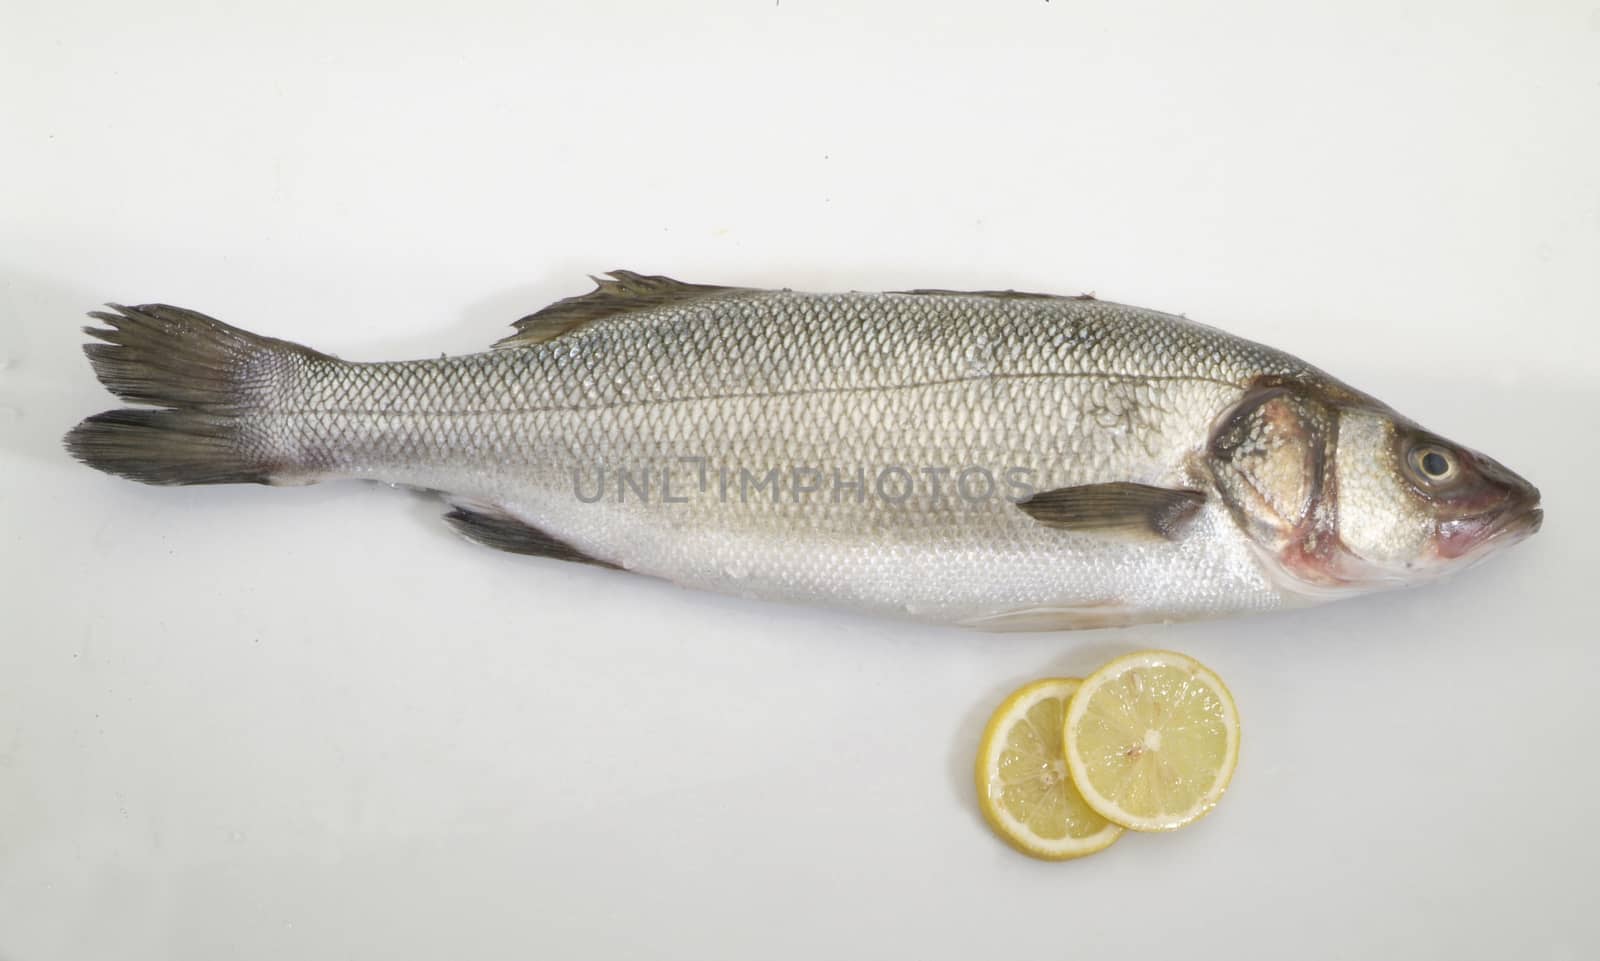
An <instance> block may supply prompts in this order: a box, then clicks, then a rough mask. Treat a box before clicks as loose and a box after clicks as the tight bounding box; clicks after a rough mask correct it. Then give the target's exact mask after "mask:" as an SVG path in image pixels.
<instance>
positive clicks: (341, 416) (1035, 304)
mask: <svg viewBox="0 0 1600 961" xmlns="http://www.w3.org/2000/svg"><path fill="white" fill-rule="evenodd" d="M598 283H599V286H598V288H597V289H596V290H595V291H593V292H592V293H589V294H585V295H583V296H579V297H573V298H569V299H567V300H564V301H561V302H559V303H556V304H554V305H552V306H550V307H547V308H545V309H544V310H541V311H539V312H538V313H536V314H533V315H532V316H530V317H527V318H524V319H523V320H521V321H519V322H518V323H517V325H516V327H517V333H515V334H514V335H512V336H510V337H507V338H506V339H505V340H502V341H501V342H499V343H498V344H496V345H495V349H492V350H489V351H486V352H484V353H479V354H472V355H469V356H464V357H453V358H442V359H438V360H421V361H407V362H398V363H352V362H347V361H342V360H338V359H336V358H334V357H331V356H329V355H327V354H322V353H318V352H316V351H313V350H310V349H307V348H305V347H301V346H298V345H295V344H291V343H288V342H285V341H281V340H274V339H271V338H266V337H260V336H256V335H254V334H249V333H246V332H244V331H241V330H237V329H235V328H232V327H229V326H227V325H225V324H222V323H220V322H218V321H215V320H212V319H210V318H208V317H205V316H202V315H200V314H197V313H194V312H191V311H188V310H182V309H179V308H175V307H168V306H162V305H147V306H142V307H115V308H114V312H103V313H95V314H93V315H91V316H93V317H95V318H97V319H99V320H100V321H102V322H103V323H104V324H105V326H104V327H95V328H86V329H87V331H88V333H90V334H92V335H93V336H94V337H96V338H98V339H99V341H102V343H95V344H90V345H88V346H87V347H86V351H87V352H88V355H89V359H90V361H91V362H92V363H93V365H94V369H95V372H96V373H97V374H98V375H99V377H100V379H101V381H103V382H104V383H105V385H106V386H107V387H108V388H110V389H111V390H112V391H114V392H115V393H116V394H118V395H119V396H121V397H122V398H124V399H125V400H128V401H130V402H132V403H135V404H142V405H149V406H148V407H142V408H124V409H120V410H112V411H108V412H106V413H103V414H99V415H97V416H94V417H90V418H88V419H87V420H85V421H83V422H82V423H81V424H79V425H78V426H77V427H76V428H75V429H73V430H72V431H71V432H70V433H69V434H68V435H67V438H66V444H67V448H68V449H69V450H70V451H71V452H72V453H73V454H74V455H75V456H76V457H78V458H79V459H80V460H82V461H83V462H85V463H87V464H89V465H90V466H92V467H96V468H98V469H100V470H103V471H107V472H109V473H113V474H120V475H122V476H124V477H129V478H132V479H134V480H139V481H145V482H147V483H155V484H216V483H234V482H254V483H266V484H304V483H312V482H316V481H323V480H333V479H337V478H373V479H377V480H382V481H388V482H391V483H396V484H405V485H411V486H414V487H420V488H428V489H433V490H437V491H441V492H443V493H444V494H445V495H446V496H447V497H448V498H449V499H450V502H451V504H452V506H453V510H451V511H450V513H449V514H447V515H446V517H447V519H448V520H449V521H450V522H451V523H453V524H454V525H455V526H456V527H457V528H458V529H459V530H460V531H461V532H462V533H463V534H465V535H466V536H467V537H469V538H472V539H473V540H476V541H479V542H482V543H484V544H487V545H489V546H492V547H498V548H501V549H504V550H509V551H516V552H520V553H525V554H536V555H543V556H547V557H556V558H561V559H564V560H570V561H581V562H588V563H591V564H597V565H600V566H603V567H609V568H618V569H622V570H627V571H634V572H637V573H641V574H651V575H654V576H657V577H662V578H666V579H668V580H671V581H675V582H677V583H679V584H684V585H689V586H693V587H701V588H710V589H715V590H722V591H732V592H736V593H739V594H745V595H749V596H755V597H765V598H775V599H784V600H801V601H819V602H827V603H830V604H836V605H844V606H848V607H852V608H857V609H861V610H866V611H873V612H881V613H888V614H899V615H910V616H913V617H917V618H922V619H926V620H930V621H940V622H952V623H960V624H966V625H971V626H976V627H982V628H987V629H1056V628H1077V627H1099V626H1108V625H1117V624H1129V623H1134V622H1140V621H1158V620H1175V619H1187V618H1196V617H1209V616H1215V615H1221V614H1228V613H1233V612H1243V611H1257V610H1266V609H1270V608H1276V607H1283V606H1287V605H1298V604H1304V603H1308V602H1315V601H1322V600H1326V599H1330V598H1334V597H1340V596H1344V595H1347V594H1355V593H1360V592H1363V591H1370V590H1375V589H1379V588H1386V587H1393V586H1399V585H1405V584H1410V583H1414V582H1418V581H1422V580H1426V579H1430V578H1433V577H1435V576H1437V575H1439V574H1442V573H1445V572H1447V571H1451V570H1455V569H1459V568H1462V567H1464V566H1466V565H1467V564H1468V563H1470V562H1472V561H1474V560H1477V559H1479V558H1481V557H1483V556H1484V555H1485V554H1487V553H1489V552H1490V551H1492V550H1494V549H1495V548H1497V547H1499V546H1503V545H1506V544H1510V543H1513V542H1515V541H1518V540H1520V539H1522V538H1523V537H1525V536H1527V535H1528V534H1530V533H1532V532H1533V531H1535V530H1537V529H1538V526H1539V523H1540V520H1541V516H1542V515H1541V512H1540V510H1539V509H1538V504H1539V493H1538V491H1537V490H1535V489H1534V488H1533V486H1532V485H1530V484H1528V483H1527V482H1526V481H1524V480H1523V479H1522V478H1520V477H1518V476H1517V475H1515V474H1513V473H1512V472H1511V471H1509V470H1507V469H1506V468H1504V467H1502V466H1500V465H1499V464H1497V463H1495V462H1494V461H1492V460H1490V459H1489V458H1487V457H1485V456H1483V455H1481V454H1478V453H1475V452H1473V451H1471V450H1469V449H1467V448H1464V447H1461V446H1459V445H1457V444H1453V443H1451V442H1449V441H1446V440H1444V439H1442V438H1440V437H1438V436H1436V435H1434V434H1431V433H1429V432H1428V431H1426V430H1424V429H1422V428H1421V427H1419V426H1418V425H1417V424H1415V423H1413V422H1412V421H1410V420H1407V419H1406V418H1404V417H1401V416H1400V415H1399V414H1397V413H1395V412H1394V411H1393V410H1391V409H1390V408H1388V407H1387V406H1385V405H1384V404H1382V403H1380V402H1378V401H1377V400H1375V399H1373V398H1371V397H1369V396H1367V395H1365V394H1362V393H1360V392H1358V391H1356V390H1353V389H1351V388H1350V387H1347V386H1345V385H1344V384H1342V383H1340V382H1339V381H1337V380H1334V379H1333V378H1331V377H1329V376H1327V375H1326V374H1323V373H1322V372H1320V371H1318V370H1317V369H1316V368H1314V367H1311V366H1309V365H1307V364H1305V363H1303V362H1302V361H1300V360H1297V359H1295V358H1294V357H1291V356H1289V355H1287V354H1283V353H1280V352H1278V351H1275V350H1272V349H1270V348H1267V347H1263V346H1261V345H1259V344H1254V343H1251V342H1249V341H1245V340H1241V339H1239V338H1236V337H1232V336H1229V335H1228V334H1225V333H1222V332H1221V331H1218V330H1215V329H1213V328H1210V327H1205V326H1202V325H1199V324H1195V323H1192V322H1190V321H1187V320H1184V319H1182V318H1179V317H1174V316H1171V315H1168V314H1162V313H1157V312H1154V311H1149V310H1141V309H1138V308H1133V307H1126V306H1121V305H1118V304H1111V303H1105V302H1101V301H1098V300H1095V299H1093V298H1090V297H1055V296H1045V295H1039V294H1024V293H1017V292H1014V291H1001V292H973V293H960V292H953V291H940V290H916V291H905V292H897V293H846V294H809V293H797V292H793V291H788V290H752V289H743V288H733V287H716V286H704V285H694V284H684V283H679V282H677V281H674V280H670V279H668V278H665V277H649V276H642V275H639V274H635V273H632V272H629V271H621V270H619V271H613V272H612V273H611V274H610V275H609V276H608V277H607V278H605V279H601V280H599V281H598ZM597 576H610V575H597ZM530 589H534V590H536V589H537V587H536V586H534V587H532V588H530Z"/></svg>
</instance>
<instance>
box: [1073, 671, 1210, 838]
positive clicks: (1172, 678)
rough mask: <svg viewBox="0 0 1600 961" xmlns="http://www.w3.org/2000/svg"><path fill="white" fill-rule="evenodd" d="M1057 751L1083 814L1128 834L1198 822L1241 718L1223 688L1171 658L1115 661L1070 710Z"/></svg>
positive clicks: (1082, 690) (1092, 678) (1207, 673)
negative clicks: (1081, 801) (1090, 811)
mask: <svg viewBox="0 0 1600 961" xmlns="http://www.w3.org/2000/svg"><path fill="white" fill-rule="evenodd" d="M1063 746H1064V749H1065V753H1066V757H1067V767H1068V770H1069V771H1070V772H1071V775H1072V780H1073V783H1074V784H1075V785H1076V787H1077V788H1078V790H1079V792H1080V793H1081V794H1082V796H1083V799H1084V801H1085V803H1087V805H1088V806H1089V807H1090V808H1092V809H1093V810H1094V811H1096V812H1097V813H1099V814H1100V815H1102V816H1103V817H1105V818H1106V819H1108V820H1110V821H1112V822H1114V823H1116V824H1120V825H1122V826H1123V827H1127V828H1131V829H1133V830H1136V831H1170V830H1173V829H1175V828H1179V827H1182V826H1183V825H1185V824H1188V823H1190V822H1191V821H1194V820H1196V819H1197V818H1200V817H1203V816H1204V815H1205V814H1206V813H1207V812H1209V811H1210V810H1211V809H1212V808H1213V807H1215V806H1216V803H1217V801H1218V800H1219V799H1220V798H1221V797H1222V793H1223V792H1224V791H1225V790H1227V787H1228V782H1229V780H1230V779H1231V778H1232V776H1233V770H1234V767H1235V766H1236V765H1237V764H1238V759H1239V717H1238V711H1237V709H1236V708H1235V707H1234V703H1233V697H1232V696H1231V695H1230V694H1229V693H1228V689H1227V687H1226V686H1224V685H1223V683H1222V680H1221V679H1220V678H1218V677H1217V676H1216V674H1215V673H1213V672H1212V671H1211V670H1210V669H1208V668H1206V667H1205V666H1204V665H1202V664H1201V663H1200V662H1198V661H1196V660H1194V659H1193V658H1191V657H1187V656H1185V655H1183V654H1177V653H1173V652H1170V651H1143V652H1140V653H1138V654H1129V655H1127V656H1125V657H1119V658H1117V659H1116V660H1114V661H1112V662H1111V663H1109V664H1107V665H1105V666H1104V667H1102V668H1100V670H1098V671H1096V672H1094V673H1093V674H1091V675H1090V676H1089V678H1088V679H1087V680H1085V681H1084V682H1083V684H1082V685H1081V686H1080V687H1079V688H1078V689H1077V691H1076V693H1075V694H1074V695H1073V697H1072V700H1071V702H1070V703H1069V705H1068V708H1067V712H1066V718H1065V722H1064V734H1063Z"/></svg>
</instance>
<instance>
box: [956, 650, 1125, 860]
mask: <svg viewBox="0 0 1600 961" xmlns="http://www.w3.org/2000/svg"><path fill="white" fill-rule="evenodd" d="M1080 683H1082V682H1081V681H1079V680H1078V679H1077V678H1075V677H1052V678H1046V679H1044V680H1042V681H1034V682H1033V683H1032V684H1029V685H1027V686H1026V687H1024V688H1022V689H1021V690H1018V691H1017V692H1016V693H1014V694H1012V695H1011V696H1010V697H1008V698H1006V700H1005V702H1004V703H1003V704H1001V705H1000V706H999V707H998V708H996V709H995V712H994V716H993V717H991V718H989V725H988V727H986V728H985V729H984V732H983V744H982V745H981V746H980V747H979V748H978V765H977V771H976V774H977V782H978V807H979V809H981V810H982V811H983V818H984V820H986V821H988V822H989V826H990V827H992V828H994V830H995V833H996V834H998V835H1000V837H1002V838H1004V839H1005V841H1006V842H1007V843H1008V844H1010V845H1011V846H1012V847H1014V848H1016V849H1017V850H1019V851H1021V852H1022V853H1023V854H1029V855H1032V856H1033V857H1036V858H1043V859H1044V860H1047V861H1064V860H1066V859H1068V858H1081V857H1083V856H1084V855H1086V854H1093V853H1095V852H1096V851H1102V850H1105V848H1106V846H1107V845H1109V844H1110V843H1111V842H1112V841H1115V840H1116V839H1117V838H1119V837H1121V836H1122V828H1120V827H1117V826H1116V825H1115V824H1112V823H1110V822H1109V821H1107V820H1106V819H1105V818H1103V817H1101V816H1100V815H1098V814H1096V813H1095V812H1094V811H1092V810H1090V809H1089V806H1088V805H1087V804H1085V803H1084V800H1083V798H1082V797H1081V796H1079V794H1078V792H1077V790H1076V789H1075V788H1074V787H1073V786H1072V780H1071V779H1070V778H1069V777H1068V776H1067V763H1066V757H1065V755H1064V754H1063V753H1062V746H1061V731H1062V722H1063V719H1064V718H1065V717H1066V712H1067V702H1068V700H1069V699H1070V698H1071V697H1072V694H1073V692H1074V691H1076V690H1077V689H1078V685H1079V684H1080Z"/></svg>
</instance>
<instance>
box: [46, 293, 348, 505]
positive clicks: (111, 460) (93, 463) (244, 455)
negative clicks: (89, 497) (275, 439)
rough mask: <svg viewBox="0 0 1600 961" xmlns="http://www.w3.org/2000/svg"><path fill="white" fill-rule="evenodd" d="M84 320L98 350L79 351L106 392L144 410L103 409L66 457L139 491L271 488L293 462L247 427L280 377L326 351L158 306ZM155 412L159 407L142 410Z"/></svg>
mask: <svg viewBox="0 0 1600 961" xmlns="http://www.w3.org/2000/svg"><path fill="white" fill-rule="evenodd" d="M110 306H111V310H110V311H95V312H94V313H91V314H90V315H89V316H91V317H93V318H95V319H96V320H98V321H100V322H102V323H103V324H105V325H106V326H104V327H85V328H84V332H85V333H87V334H89V335H90V336H91V337H94V338H96V339H98V340H99V341H101V343H94V344H86V345H84V348H83V350H84V353H85V354H87V355H88V357H89V363H90V364H91V365H93V367H94V372H95V376H97V377H99V378H100V382H101V383H102V384H104V385H105V386H106V387H107V388H108V389H109V390H110V391H111V392H112V393H114V394H116V395H117V396H118V397H121V398H122V399H124V400H126V401H130V402H132V403H135V404H145V405H149V407H148V408H146V409H139V408H123V409H121V410H109V411H106V412H105V413H102V414H96V415H95V416H93V417H90V418H87V419H86V420H84V421H83V422H81V423H79V424H78V426H76V427H74V428H73V429H72V430H71V431H69V432H68V433H67V436H66V438H65V444H66V448H67V451H68V452H69V453H71V454H72V456H74V457H76V458H77V459H78V460H80V461H82V462H83V463H85V464H88V465H89V466H90V467H93V468H95V469H96V470H101V471H105V472H106V473H108V474H116V475H118V476H121V477H127V478H129V479H131V480H136V481H143V482H144V483H146V484H246V483H254V484H271V483H281V482H283V479H284V478H285V477H286V476H292V474H293V465H291V464H288V463H286V462H285V458H284V457H283V455H282V453H281V452H277V451H274V449H273V447H274V445H273V443H272V441H271V438H270V437H268V436H267V435H266V433H265V432H264V431H260V430H258V429H254V427H253V424H252V415H253V414H256V413H259V412H261V411H264V410H266V409H268V408H269V407H270V406H271V404H272V403H273V400H274V398H275V397H276V396H277V392H278V390H279V386H280V384H281V383H282V382H283V380H284V378H285V377H286V376H289V375H292V374H293V373H294V372H295V371H296V370H300V369H303V368H304V367H305V366H306V365H307V364H308V363H314V362H316V361H322V360H332V358H330V357H328V356H327V355H325V354H319V353H317V352H316V351H314V350H310V349H308V348H305V347H301V346H300V345H298V344H291V343H289V342H288V341H283V340H276V339H273V338H271V337H260V336H257V335H255V334H252V333H248V332H246V331H243V330H239V329H238V328H236V327H230V326H228V325H227V324H224V323H222V322H221V321H219V320H214V319H212V318H210V317H207V316H205V315H204V314H199V313H195V312H194V311H192V310H184V309H182V308H179V307H169V306H167V305H165V304H145V305H142V306H138V307H123V306H121V305H117V304H112V305H110ZM149 408H157V409H149Z"/></svg>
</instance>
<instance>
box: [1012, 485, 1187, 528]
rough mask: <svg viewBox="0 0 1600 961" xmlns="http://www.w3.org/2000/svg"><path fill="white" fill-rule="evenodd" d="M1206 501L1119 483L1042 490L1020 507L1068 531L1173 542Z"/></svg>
mask: <svg viewBox="0 0 1600 961" xmlns="http://www.w3.org/2000/svg"><path fill="white" fill-rule="evenodd" d="M1205 500H1206V496H1205V495H1204V494H1202V493H1200V492H1199V491H1191V490H1175V489H1172V488H1167V487H1151V486H1150V485H1148V484H1133V483H1127V482H1117V483H1113V484H1083V485H1080V486H1078V487H1062V488H1058V489H1056V490H1048V491H1042V492H1040V493H1038V494H1035V495H1033V496H1032V497H1030V498H1028V499H1027V500H1023V501H1018V502H1017V507H1018V508H1020V509H1021V510H1022V511H1023V512H1024V513H1026V514H1027V515H1028V516H1029V517H1032V518H1033V519H1034V520H1036V521H1038V522H1039V523H1041V524H1047V525H1049V526H1051V527H1058V528H1060V529H1062V530H1069V531H1085V532H1101V533H1113V534H1122V535H1125V536H1134V537H1141V536H1142V537H1163V538H1166V539H1167V540H1173V539H1175V538H1176V537H1177V536H1178V534H1179V533H1180V532H1181V531H1182V530H1183V527H1184V525H1185V524H1187V523H1188V522H1189V519H1190V518H1192V517H1194V515H1195V513H1196V512H1198V511H1199V510H1200V506H1201V505H1202V504H1204V503H1205Z"/></svg>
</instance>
